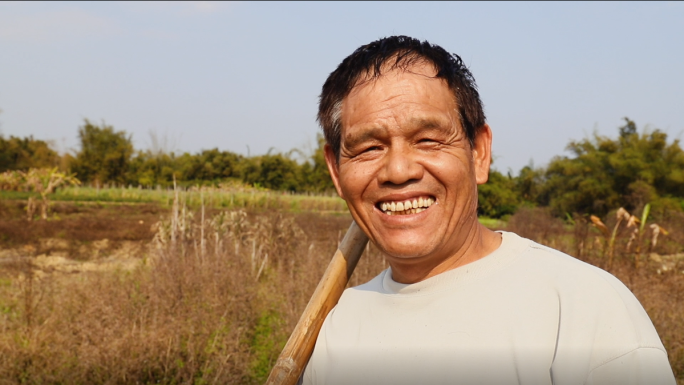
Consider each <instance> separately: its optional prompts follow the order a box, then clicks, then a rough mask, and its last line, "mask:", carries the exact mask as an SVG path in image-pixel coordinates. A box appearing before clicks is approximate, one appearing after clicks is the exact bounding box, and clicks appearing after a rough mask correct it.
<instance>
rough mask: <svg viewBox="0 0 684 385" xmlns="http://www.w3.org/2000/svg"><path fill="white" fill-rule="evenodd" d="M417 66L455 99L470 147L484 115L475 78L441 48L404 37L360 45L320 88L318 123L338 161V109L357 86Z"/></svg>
mask: <svg viewBox="0 0 684 385" xmlns="http://www.w3.org/2000/svg"><path fill="white" fill-rule="evenodd" d="M418 62H426V63H429V64H431V65H433V66H434V67H435V70H436V71H437V75H435V78H439V79H444V80H446V82H447V85H448V87H449V89H450V90H451V91H452V92H453V93H454V96H455V97H456V105H457V106H458V112H459V116H460V119H461V122H460V123H461V126H462V127H463V129H464V130H465V133H466V136H467V138H468V140H469V141H470V143H471V145H472V144H473V141H474V139H475V134H476V133H477V130H478V129H479V128H480V127H482V126H484V124H485V114H484V109H483V106H482V101H481V100H480V94H479V93H478V92H477V85H476V84H475V78H473V75H472V74H471V73H470V71H469V70H468V68H467V67H466V66H465V65H464V64H463V61H462V60H461V57H460V56H458V55H456V54H450V53H449V52H447V51H446V50H444V48H442V47H440V46H438V45H435V44H430V43H429V42H427V41H423V42H421V41H420V40H418V39H414V38H412V37H408V36H390V37H386V38H383V39H380V40H376V41H374V42H372V43H369V44H366V45H363V46H361V47H359V48H357V49H356V51H354V53H352V54H351V55H349V56H347V57H346V58H345V59H344V60H343V61H342V63H340V65H339V66H338V67H337V69H336V70H335V71H333V72H332V73H331V74H330V75H329V76H328V79H326V81H325V83H324V84H323V90H322V91H321V95H320V102H319V104H318V123H319V124H320V125H321V127H322V128H323V134H324V135H325V140H326V141H327V143H328V144H329V145H330V147H331V148H332V150H333V152H334V153H335V156H336V157H337V158H338V159H339V156H340V145H341V141H342V138H341V135H342V124H341V121H340V120H341V119H340V118H341V117H340V112H341V107H342V100H344V98H346V97H347V96H348V95H349V93H350V92H351V90H352V89H353V88H354V86H356V85H357V82H358V81H359V80H360V79H361V78H362V77H364V76H366V77H368V79H369V80H372V79H376V78H378V77H379V76H381V75H382V71H381V70H382V69H385V71H391V70H394V69H404V70H406V69H408V68H409V67H411V66H412V65H414V64H416V63H418Z"/></svg>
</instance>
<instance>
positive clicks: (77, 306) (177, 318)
mask: <svg viewBox="0 0 684 385" xmlns="http://www.w3.org/2000/svg"><path fill="white" fill-rule="evenodd" d="M349 220H350V219H349V217H348V216H330V215H319V214H313V213H309V214H298V215H295V214H287V213H282V212H271V213H264V212H261V213H247V212H245V211H241V210H237V211H225V212H219V213H218V214H216V215H211V216H210V215H209V214H208V213H205V220H204V221H202V214H201V211H198V212H194V213H190V212H189V211H187V210H186V209H184V208H183V207H182V206H180V207H178V210H177V211H176V215H171V220H169V221H166V222H162V223H159V224H158V226H157V227H158V231H157V233H156V237H155V239H154V246H155V248H154V249H153V251H151V252H150V254H149V255H148V256H147V263H146V264H145V265H144V266H143V267H141V268H140V269H137V270H135V271H132V272H125V271H119V272H106V273H80V274H76V275H66V276H65V275H59V274H48V275H41V276H43V277H42V278H40V279H38V278H37V276H36V275H35V274H34V272H35V270H34V269H35V268H36V266H35V265H33V264H32V262H31V261H32V259H31V258H24V259H23V260H22V262H21V263H15V264H14V265H13V266H5V270H6V271H7V270H9V269H13V271H14V272H15V273H19V278H14V279H9V278H8V277H9V276H10V275H8V274H5V278H3V279H2V280H0V384H14V383H27V384H39V383H40V384H42V383H69V384H119V383H121V384H124V383H126V384H128V383H141V384H146V383H167V384H170V383H184V384H190V383H192V384H204V383H207V384H210V383H211V384H214V383H220V384H224V383H247V384H249V383H261V382H263V380H265V378H266V376H267V375H268V372H269V370H270V368H271V366H272V364H273V363H274V361H275V359H276V358H277V355H278V353H279V351H280V349H281V348H282V346H283V345H284V342H285V341H286V339H287V337H288V334H289V331H290V330H291V329H292V328H293V327H294V324H295V323H296V321H297V319H298V317H299V314H300V313H301V311H302V310H303V308H304V306H305V305H306V302H307V301H308V298H309V297H310V295H311V293H312V292H313V290H314V288H315V285H316V283H317V282H318V280H319V278H320V276H321V275H322V272H323V271H324V270H325V267H326V266H327V262H328V261H329V258H330V256H331V255H332V253H333V252H334V250H335V248H336V247H337V243H338V238H340V237H341V236H343V235H344V230H345V229H346V227H347V226H348V224H349ZM369 254H370V255H367V256H364V261H363V262H362V263H361V264H360V266H359V270H358V274H357V276H356V277H355V280H356V281H359V282H360V280H363V279H368V278H370V275H372V274H376V273H377V272H378V271H380V270H381V269H382V267H383V265H382V264H383V261H382V258H381V257H379V256H378V255H377V252H375V253H374V252H369ZM364 272H366V274H364ZM361 275H365V276H364V277H361Z"/></svg>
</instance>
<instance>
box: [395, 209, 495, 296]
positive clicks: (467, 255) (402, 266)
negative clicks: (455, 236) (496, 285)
mask: <svg viewBox="0 0 684 385" xmlns="http://www.w3.org/2000/svg"><path fill="white" fill-rule="evenodd" d="M460 245H461V246H460V247H459V249H458V250H457V251H456V252H454V253H450V255H449V256H448V257H447V258H444V259H439V260H437V261H433V260H432V259H431V258H429V257H426V258H425V260H424V261H413V262H412V263H407V262H406V261H405V260H400V261H396V260H395V261H390V266H391V267H392V279H393V280H394V281H395V282H399V283H416V282H420V281H424V280H426V279H428V278H431V277H434V276H436V275H439V274H441V273H444V272H446V271H449V270H453V269H455V268H457V267H460V266H463V265H467V264H469V263H472V262H475V261H477V260H479V259H481V258H484V257H486V256H487V255H489V254H491V253H492V252H493V251H494V250H496V249H497V248H498V247H499V245H501V234H499V233H496V232H494V231H491V230H489V229H488V228H486V227H484V226H483V225H481V224H480V223H479V222H476V224H475V225H474V226H473V227H472V228H471V230H470V231H469V232H468V234H467V235H466V236H465V239H464V241H463V242H460Z"/></svg>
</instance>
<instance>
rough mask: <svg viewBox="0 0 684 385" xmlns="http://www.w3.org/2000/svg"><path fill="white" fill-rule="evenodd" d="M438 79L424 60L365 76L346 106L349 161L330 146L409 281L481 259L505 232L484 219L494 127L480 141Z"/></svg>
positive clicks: (366, 218)
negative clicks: (482, 198)
mask: <svg viewBox="0 0 684 385" xmlns="http://www.w3.org/2000/svg"><path fill="white" fill-rule="evenodd" d="M434 76H435V70H434V68H433V67H432V66H430V65H427V64H416V65H414V66H412V67H411V68H408V69H407V70H402V69H396V70H392V71H390V72H388V73H385V74H383V75H381V76H380V77H379V78H377V79H374V80H370V81H366V82H361V83H360V84H359V85H357V86H356V87H355V88H354V89H353V90H352V91H351V93H350V94H349V96H348V97H347V98H345V99H344V101H343V103H342V111H341V112H342V114H341V119H342V141H341V142H342V143H341V148H340V157H339V160H338V159H336V157H335V155H334V154H333V152H332V150H331V149H330V148H329V147H328V148H326V160H327V162H328V167H329V169H330V171H331V175H332V177H333V181H334V183H335V187H336V188H337V191H338V193H339V194H340V196H341V197H342V198H343V199H345V200H346V201H347V204H348V206H349V209H350V211H351V213H352V216H353V217H354V219H355V220H356V222H357V223H358V224H359V226H361V228H362V229H363V230H364V231H365V232H366V234H368V235H369V237H370V239H371V240H372V241H373V242H374V243H375V244H376V245H377V246H378V247H379V248H380V250H381V251H382V252H384V253H385V254H386V255H387V258H388V260H389V262H390V265H391V267H392V274H393V278H394V279H395V280H397V281H399V282H405V283H409V282H416V281H420V280H422V279H425V278H428V277H430V276H433V275H436V274H439V273H440V272H442V271H445V270H449V269H452V268H454V267H457V266H460V265H463V264H465V263H468V262H471V261H473V260H476V259H479V258H481V257H482V256H484V255H486V254H487V253H489V252H490V251H492V250H493V249H495V248H496V247H497V246H498V243H497V242H498V239H499V237H498V236H497V235H494V234H493V233H491V232H489V231H488V230H486V229H484V228H483V227H482V226H480V225H479V223H478V222H477V185H478V184H480V183H484V182H486V181H487V177H488V173H489V163H490V157H491V152H490V147H491V131H490V129H489V127H488V126H486V125H485V126H483V127H481V128H480V129H479V131H478V134H477V135H476V137H475V143H474V145H473V146H471V144H470V142H469V141H468V138H467V136H466V134H465V132H464V130H463V128H462V127H461V124H460V119H459V117H458V110H457V105H456V101H455V99H454V95H453V93H452V92H451V91H450V90H449V88H448V86H447V84H446V82H445V81H444V80H442V79H437V78H434ZM483 242H484V243H483ZM492 242H493V244H494V245H492V244H491V243H492ZM483 247H484V248H483Z"/></svg>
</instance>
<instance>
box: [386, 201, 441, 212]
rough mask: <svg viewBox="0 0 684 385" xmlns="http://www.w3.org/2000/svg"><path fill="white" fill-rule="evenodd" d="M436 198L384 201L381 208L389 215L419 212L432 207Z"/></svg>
mask: <svg viewBox="0 0 684 385" xmlns="http://www.w3.org/2000/svg"><path fill="white" fill-rule="evenodd" d="M433 203H435V200H434V199H433V198H423V197H420V198H417V199H413V200H407V201H404V202H382V203H381V204H380V209H382V211H383V212H385V214H387V215H407V214H418V213H420V212H423V211H425V210H426V209H427V208H428V207H430V206H431V205H432V204H433Z"/></svg>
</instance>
